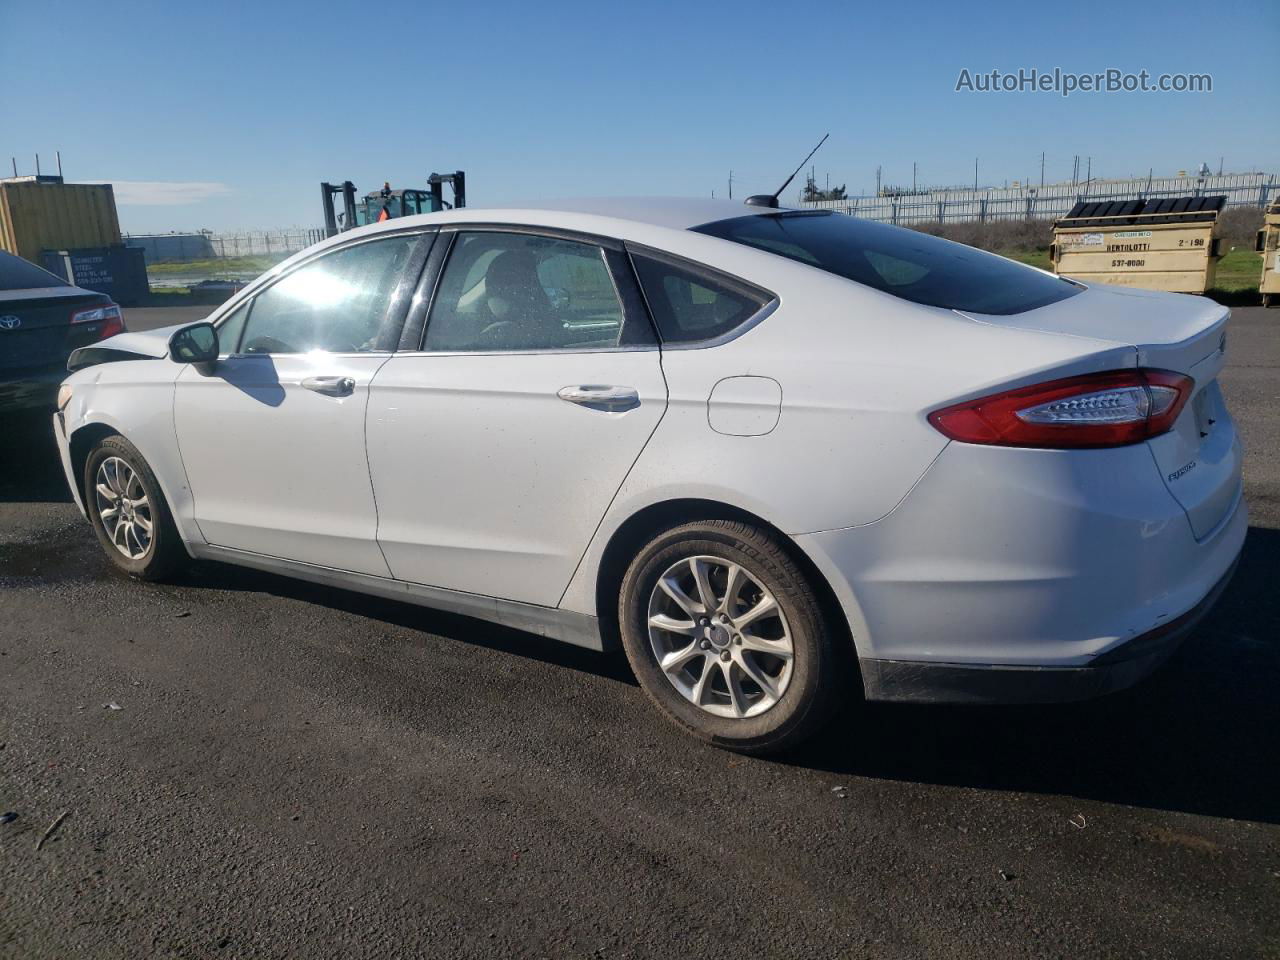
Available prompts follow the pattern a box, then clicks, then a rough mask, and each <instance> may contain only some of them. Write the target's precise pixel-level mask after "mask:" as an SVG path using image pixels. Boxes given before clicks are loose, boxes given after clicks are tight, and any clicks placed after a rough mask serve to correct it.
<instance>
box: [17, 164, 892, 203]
mask: <svg viewBox="0 0 1280 960" xmlns="http://www.w3.org/2000/svg"><path fill="white" fill-rule="evenodd" d="M13 175H14V176H15V177H16V176H17V175H18V168H17V167H14V168H13ZM876 196H877V197H878V196H880V168H879V167H876Z"/></svg>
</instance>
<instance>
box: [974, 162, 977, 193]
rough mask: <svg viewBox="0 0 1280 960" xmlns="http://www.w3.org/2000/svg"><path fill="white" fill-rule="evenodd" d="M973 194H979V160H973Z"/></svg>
mask: <svg viewBox="0 0 1280 960" xmlns="http://www.w3.org/2000/svg"><path fill="white" fill-rule="evenodd" d="M973 192H974V193H977V192H978V158H977V157H974V158H973Z"/></svg>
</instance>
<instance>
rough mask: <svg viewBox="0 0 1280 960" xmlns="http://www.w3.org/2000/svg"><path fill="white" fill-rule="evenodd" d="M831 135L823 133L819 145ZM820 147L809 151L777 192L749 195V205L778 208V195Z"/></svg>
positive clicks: (789, 184)
mask: <svg viewBox="0 0 1280 960" xmlns="http://www.w3.org/2000/svg"><path fill="white" fill-rule="evenodd" d="M829 136H831V134H829V133H824V134H823V135H822V139H821V140H819V141H818V147H820V146H822V145H823V144H824V143H826V142H827V137H829ZM818 147H814V148H813V149H812V150H810V151H809V156H808V157H805V158H804V159H803V160H801V161H800V166H798V167H796V168H795V170H794V171H792V173H791V176H789V177H787V182H786V183H784V184H783V185H782V186H780V187H779V188H778V190H777V192H776V193H757V194H756V195H755V196H753V197H747V206H748V207H770V208H772V209H775V210H776V209H777V207H778V197H779V196H781V195H782V191H783V190H785V189H787V187H789V186H791V181H792V180H794V179H795V178H796V174H797V173H799V172H800V171H801V170H802V169H804V165H805V164H806V163H808V162H809V157H812V156H813V155H814V154H815V153H817V152H818Z"/></svg>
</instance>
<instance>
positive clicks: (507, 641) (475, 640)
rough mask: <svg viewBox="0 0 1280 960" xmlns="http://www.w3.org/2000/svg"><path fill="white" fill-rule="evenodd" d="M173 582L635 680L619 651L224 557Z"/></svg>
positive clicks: (199, 565) (198, 566)
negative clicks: (287, 602)
mask: <svg viewBox="0 0 1280 960" xmlns="http://www.w3.org/2000/svg"><path fill="white" fill-rule="evenodd" d="M173 583H174V585H175V586H186V587H194V588H197V589H213V590H233V591H242V592H245V593H256V594H262V593H265V594H270V595H271V596H273V597H281V598H287V599H291V600H299V601H301V602H303V603H310V604H315V605H316V606H322V607H325V608H326V609H329V610H336V611H340V612H343V613H350V614H353V615H355V616H359V617H366V618H368V619H370V620H377V621H379V622H381V623H387V624H392V625H394V626H398V627H403V628H405V629H407V630H414V631H421V632H423V633H429V634H434V635H436V636H441V637H445V638H447V639H450V640H457V641H460V642H462V643H467V644H472V645H474V646H478V647H484V648H486V649H489V650H494V651H498V652H501V653H510V654H515V655H517V656H521V657H527V658H529V659H531V660H538V661H541V662H543V663H548V664H553V665H555V666H559V667H567V668H568V669H571V670H577V671H579V672H582V673H589V674H592V675H594V676H598V677H604V678H606V679H611V680H617V681H619V682H620V683H626V684H629V685H631V686H636V685H637V684H636V680H635V677H633V676H632V674H631V668H630V666H629V665H628V664H627V661H626V658H625V657H624V656H622V655H621V654H620V653H617V654H613V653H609V654H601V653H600V652H599V651H596V650H589V649H587V648H585V647H577V646H573V645H572V644H567V643H563V642H561V641H559V640H550V639H548V638H546V637H541V636H538V635H537V634H533V633H527V632H525V631H523V630H516V629H513V628H511V627H504V626H502V625H501V624H496V623H490V622H488V621H484V620H477V619H475V618H474V617H468V616H464V615H462V614H455V613H449V612H447V611H444V610H435V609H432V608H430V607H424V606H420V605H418V604H416V603H410V602H408V601H404V600H390V599H386V598H383V597H374V596H370V595H368V594H363V593H356V592H354V591H350V590H342V589H335V588H333V587H331V586H322V585H319V584H314V583H310V582H308V581H305V580H295V579H293V578H292V577H286V576H282V575H279V574H274V573H266V572H264V571H260V570H254V569H252V568H249V567H238V566H234V565H232V564H228V563H217V562H214V561H202V562H200V563H196V564H193V565H192V566H191V567H189V568H188V569H187V571H186V572H184V573H182V574H180V575H179V576H178V578H176V579H175V580H174V581H173Z"/></svg>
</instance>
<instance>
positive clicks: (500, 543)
mask: <svg viewBox="0 0 1280 960" xmlns="http://www.w3.org/2000/svg"><path fill="white" fill-rule="evenodd" d="M431 259H432V261H433V263H432V266H430V267H429V268H428V270H427V272H426V276H425V277H424V283H426V282H428V281H429V280H431V279H435V277H437V276H438V282H437V283H436V285H435V293H434V296H433V297H432V301H431V307H430V313H429V316H428V317H427V318H426V330H425V335H424V336H423V338H422V340H421V341H420V342H419V343H417V344H414V343H411V344H409V346H410V347H417V349H410V350H408V351H405V352H401V353H397V354H396V356H395V357H393V358H392V359H391V360H389V361H388V362H387V363H386V365H385V366H384V367H382V369H380V370H379V371H378V375H377V376H376V377H375V378H374V381H373V385H372V387H371V389H370V400H369V427H368V449H369V466H370V471H371V473H372V475H373V482H374V491H375V494H376V498H377V503H378V542H379V545H380V546H381V548H382V552H383V554H384V556H385V557H386V559H387V563H388V564H389V565H390V567H391V572H392V574H393V575H394V576H395V577H396V578H398V579H402V580H407V581H412V582H414V583H421V584H427V585H430V586H435V587H444V588H448V589H452V590H461V591H466V592H469V593H475V594H481V595H484V596H491V597H498V598H503V599H509V600H518V601H523V602H527V603H535V604H541V605H545V606H554V605H556V604H557V603H558V602H559V600H560V597H561V596H562V595H563V593H564V590H565V588H566V587H567V585H568V583H569V579H570V578H571V576H572V575H573V571H574V569H575V568H576V566H577V564H578V562H579V560H580V559H581V557H582V555H583V553H584V552H585V550H586V547H587V544H588V542H589V541H590V539H591V536H592V534H593V533H594V532H595V529H596V527H597V526H598V524H599V523H600V520H601V518H602V517H603V516H604V513H605V510H606V509H607V508H608V505H609V503H610V501H611V500H612V498H613V496H614V495H615V494H616V493H617V491H618V488H619V487H620V486H621V484H622V481H623V479H624V478H625V477H626V475H627V472H628V470H630V468H631V465H632V464H633V463H634V462H635V460H636V458H637V457H638V456H639V455H640V451H641V450H642V449H643V448H644V445H645V443H646V442H647V441H648V439H649V437H650V436H651V435H652V433H653V431H654V428H655V427H656V426H657V424H658V421H659V420H660V419H661V417H662V415H663V412H664V410H665V409H666V401H667V389H666V382H665V381H664V379H663V376H662V367H661V363H660V358H659V353H658V349H657V345H656V340H655V337H654V335H653V331H652V327H651V324H650V322H649V319H648V316H647V314H646V313H645V310H644V307H643V303H642V302H641V301H640V298H639V293H638V290H637V288H636V286H635V282H634V278H633V277H632V276H631V273H630V265H629V263H628V262H627V260H626V259H625V255H624V254H623V252H622V249H621V246H620V245H617V244H614V243H612V242H610V241H595V240H591V239H587V238H581V237H569V236H564V235H551V234H550V233H537V232H530V231H521V230H514V229H512V230H503V229H459V230H456V231H442V233H441V236H440V240H439V241H438V243H437V248H436V250H435V251H433V255H432V258H431ZM437 262H440V263H442V264H443V266H442V268H440V267H437V266H436V263H437Z"/></svg>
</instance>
